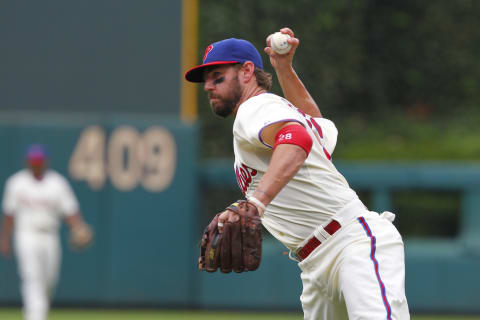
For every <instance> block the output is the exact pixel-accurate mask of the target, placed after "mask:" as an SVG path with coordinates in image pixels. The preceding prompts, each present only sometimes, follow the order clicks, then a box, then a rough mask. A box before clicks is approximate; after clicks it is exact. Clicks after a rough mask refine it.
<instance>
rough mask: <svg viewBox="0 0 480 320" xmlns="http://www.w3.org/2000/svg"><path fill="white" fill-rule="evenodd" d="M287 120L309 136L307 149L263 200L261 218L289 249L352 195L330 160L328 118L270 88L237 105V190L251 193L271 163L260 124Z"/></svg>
mask: <svg viewBox="0 0 480 320" xmlns="http://www.w3.org/2000/svg"><path fill="white" fill-rule="evenodd" d="M290 121H294V122H299V123H300V124H302V125H303V126H304V127H305V128H307V131H308V133H309V134H310V136H311V137H312V139H313V146H312V150H311V152H310V154H309V156H308V158H307V159H306V161H305V163H304V164H303V165H302V167H301V169H300V170H299V172H298V173H297V174H296V175H295V177H294V178H293V179H292V180H291V181H290V182H289V183H288V184H287V185H286V186H285V187H284V188H283V189H282V190H281V191H280V193H279V194H278V195H277V196H276V197H275V199H274V200H273V201H272V202H271V203H270V205H268V207H267V211H266V212H265V216H264V218H263V219H262V222H263V225H264V226H265V227H266V228H267V230H268V231H269V232H270V233H271V234H272V235H273V236H274V237H275V238H277V239H278V240H279V241H281V242H282V243H283V244H284V245H285V246H286V247H287V248H289V249H291V250H294V249H295V248H296V247H297V246H298V245H299V244H300V243H301V242H302V241H303V240H304V239H305V238H307V237H308V236H309V235H310V234H311V233H312V232H313V231H314V230H315V228H316V227H317V226H318V225H320V224H322V223H323V222H325V221H327V220H328V219H329V218H331V217H332V216H333V215H334V214H335V213H336V212H338V211H339V210H340V209H341V208H343V206H344V205H345V204H346V203H348V202H349V201H350V200H352V199H354V198H357V195H356V193H355V191H353V190H352V189H351V188H350V187H349V186H348V183H347V181H346V180H345V178H344V177H343V176H342V175H341V174H340V173H339V172H338V171H337V169H336V168H335V166H334V165H333V163H332V162H331V154H332V153H333V150H334V149H335V145H336V142H337V133H338V132H337V129H336V127H335V125H334V124H333V122H332V121H330V120H327V119H324V118H312V117H310V116H308V115H305V113H304V112H303V111H301V110H299V109H297V108H296V107H294V106H293V105H292V104H291V103H290V102H288V101H287V100H286V99H284V98H282V97H280V96H277V95H275V94H271V93H264V94H260V95H257V96H255V97H252V98H250V99H248V100H247V101H245V102H244V103H242V104H241V105H240V107H239V108H238V111H237V115H236V118H235V122H234V125H233V135H234V139H233V140H234V143H233V144H234V152H235V165H234V169H235V174H236V176H237V182H238V185H239V187H240V189H241V190H242V192H243V193H244V194H245V195H246V196H247V197H248V196H251V195H253V193H254V191H255V189H256V188H257V186H258V183H259V181H260V179H261V178H262V176H263V175H264V174H265V172H266V170H267V168H268V165H269V163H270V159H271V156H272V146H270V145H268V144H266V143H265V142H264V141H262V138H261V132H262V130H263V129H264V128H265V127H267V126H269V125H271V124H273V123H276V122H290Z"/></svg>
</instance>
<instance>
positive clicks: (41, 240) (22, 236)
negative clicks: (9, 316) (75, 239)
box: [15, 231, 61, 320]
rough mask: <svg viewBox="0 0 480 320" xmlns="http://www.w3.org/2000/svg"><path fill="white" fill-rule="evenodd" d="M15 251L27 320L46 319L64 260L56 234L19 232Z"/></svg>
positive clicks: (16, 235)
mask: <svg viewBox="0 0 480 320" xmlns="http://www.w3.org/2000/svg"><path fill="white" fill-rule="evenodd" d="M15 251H16V255H17V262H18V271H19V275H20V280H21V292H22V298H23V314H24V319H25V320H46V319H47V316H48V311H49V309H50V298H51V296H52V294H53V290H54V288H55V286H56V283H57V278H58V272H59V267H60V259H61V247H60V239H59V236H58V235H57V234H56V233H54V232H26V231H25V232H16V234H15Z"/></svg>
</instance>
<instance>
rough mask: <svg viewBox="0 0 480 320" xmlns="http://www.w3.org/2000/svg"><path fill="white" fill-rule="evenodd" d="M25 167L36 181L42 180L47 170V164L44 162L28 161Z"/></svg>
mask: <svg viewBox="0 0 480 320" xmlns="http://www.w3.org/2000/svg"><path fill="white" fill-rule="evenodd" d="M27 166H28V168H29V169H30V171H31V172H32V174H33V176H34V177H35V178H37V179H39V180H40V179H42V178H43V175H44V173H45V170H46V169H47V163H46V161H45V160H29V161H27Z"/></svg>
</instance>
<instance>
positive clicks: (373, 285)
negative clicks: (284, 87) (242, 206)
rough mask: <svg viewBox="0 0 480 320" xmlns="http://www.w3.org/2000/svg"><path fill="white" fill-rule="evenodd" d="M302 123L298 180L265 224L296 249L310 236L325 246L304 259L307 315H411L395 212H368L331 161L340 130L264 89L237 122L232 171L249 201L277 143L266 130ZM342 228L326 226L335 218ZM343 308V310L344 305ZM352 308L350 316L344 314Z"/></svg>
mask: <svg viewBox="0 0 480 320" xmlns="http://www.w3.org/2000/svg"><path fill="white" fill-rule="evenodd" d="M291 121H293V122H299V123H301V124H302V125H303V126H304V127H305V128H307V131H308V132H309V134H310V135H311V137H312V139H313V146H312V150H311V152H310V154H309V156H308V158H307V159H306V161H305V163H304V164H303V166H302V167H301V169H300V170H299V172H298V173H297V174H296V175H295V177H294V178H293V179H292V180H291V181H290V182H289V183H288V184H287V185H286V186H285V187H284V188H283V189H282V191H281V192H280V193H279V194H278V195H277V196H276V197H275V198H274V200H273V201H272V202H271V203H270V204H269V205H268V207H267V210H266V212H265V215H264V217H263V219H262V222H263V225H264V226H265V227H266V228H267V229H268V231H269V232H270V233H271V234H272V235H273V236H274V237H275V238H277V239H278V240H280V241H281V242H282V243H283V244H284V245H285V246H286V247H287V248H289V249H290V251H291V253H292V252H293V253H295V252H296V251H297V250H298V248H301V247H303V246H304V245H305V243H306V242H307V240H309V239H310V238H311V237H312V236H316V237H317V238H318V239H320V242H321V244H320V245H319V246H318V247H316V249H315V250H314V251H313V252H312V253H311V254H310V255H308V257H306V258H305V259H304V260H303V261H301V262H299V267H300V268H301V269H302V274H301V278H302V282H303V293H302V296H301V302H302V306H303V310H304V314H305V319H329V320H330V319H347V317H348V318H350V319H370V320H371V319H409V312H408V305H407V301H406V297H405V289H404V274H405V264H404V261H405V259H404V247H403V242H402V238H401V236H400V234H399V233H398V231H397V230H396V228H395V227H394V226H393V224H392V223H391V221H393V217H394V215H393V214H391V213H389V212H388V213H384V214H382V215H379V214H378V213H375V212H370V211H368V210H367V209H366V207H365V206H364V205H363V204H362V202H361V201H360V200H359V199H358V197H357V195H356V193H355V191H353V190H352V189H351V188H350V187H349V186H348V183H347V181H346V180H345V178H344V177H343V176H342V175H341V174H340V173H339V172H338V171H337V170H336V168H335V166H334V165H333V163H332V162H331V154H332V153H333V151H334V148H335V145H336V141H337V129H336V127H335V125H334V124H333V122H331V121H330V120H327V119H324V118H311V117H310V116H308V115H305V114H304V113H303V112H302V111H301V110H298V109H297V108H295V107H294V106H293V105H291V104H290V103H289V102H288V101H287V100H285V99H284V98H281V97H279V96H277V95H274V94H270V93H263V94H260V95H258V96H255V97H252V98H250V99H248V100H247V101H245V102H244V103H242V104H241V105H240V107H239V109H238V111H237V115H236V118H235V123H234V125H233V134H234V151H235V173H236V176H237V182H238V184H239V187H240V189H242V191H243V192H244V194H245V195H246V196H247V198H248V197H249V196H251V195H253V192H254V191H255V189H256V187H257V185H258V183H259V181H260V179H261V178H262V176H263V175H264V173H265V172H266V170H267V168H268V165H269V162H270V158H271V155H272V147H271V146H269V145H267V144H266V143H264V142H263V141H262V138H261V133H262V130H263V129H264V128H265V127H267V126H268V125H270V124H273V123H277V122H291ZM332 218H334V219H335V220H336V221H338V222H340V224H341V228H340V229H339V230H338V231H337V232H335V233H334V234H333V235H330V234H329V233H327V232H325V230H324V228H323V227H325V226H326V225H327V224H328V223H329V222H330V221H331V219H332ZM345 305H346V307H347V308H346V309H345ZM347 312H348V316H347Z"/></svg>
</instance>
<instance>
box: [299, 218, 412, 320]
mask: <svg viewBox="0 0 480 320" xmlns="http://www.w3.org/2000/svg"><path fill="white" fill-rule="evenodd" d="M360 211H361V212H360V213H361V215H360V216H359V217H357V218H355V219H351V220H350V221H349V222H348V223H345V225H343V224H342V228H341V229H339V230H338V231H337V232H336V233H334V234H333V235H332V236H331V237H329V238H328V239H327V240H325V241H324V242H322V243H321V244H320V245H319V246H318V247H317V248H316V249H315V250H314V251H313V252H312V253H311V254H310V255H309V256H308V257H307V258H306V259H305V260H303V261H301V262H300V263H299V267H300V268H301V270H302V274H301V278H302V282H303V292H302V295H301V297H300V300H301V302H302V307H303V311H304V317H305V319H308V320H339V319H351V320H353V319H355V320H360V319H364V320H376V319H383V320H394V319H395V320H407V319H410V315H409V310H408V304H407V299H406V296H405V257H404V246H403V241H402V238H401V236H400V234H399V233H398V231H397V229H396V228H395V226H394V225H393V224H392V223H391V221H390V220H393V217H394V216H393V214H391V213H389V212H388V213H386V214H382V215H379V214H378V213H376V212H370V211H366V210H360ZM392 216H393V217H392Z"/></svg>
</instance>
